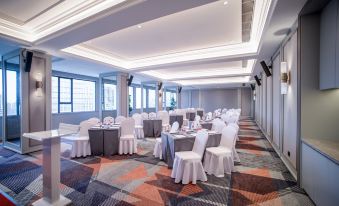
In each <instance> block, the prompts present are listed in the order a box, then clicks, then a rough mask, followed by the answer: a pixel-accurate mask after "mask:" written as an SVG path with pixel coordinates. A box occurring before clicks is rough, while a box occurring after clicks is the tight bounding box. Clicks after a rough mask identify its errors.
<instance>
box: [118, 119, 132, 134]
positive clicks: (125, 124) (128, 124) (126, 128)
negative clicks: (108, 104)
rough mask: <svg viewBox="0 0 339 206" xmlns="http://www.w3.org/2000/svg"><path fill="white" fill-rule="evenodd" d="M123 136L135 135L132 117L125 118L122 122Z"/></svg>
mask: <svg viewBox="0 0 339 206" xmlns="http://www.w3.org/2000/svg"><path fill="white" fill-rule="evenodd" d="M120 127H121V136H123V135H134V128H135V121H134V119H133V118H132V117H129V118H125V120H123V121H121V123H120Z"/></svg>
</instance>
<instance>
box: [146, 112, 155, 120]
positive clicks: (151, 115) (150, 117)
mask: <svg viewBox="0 0 339 206" xmlns="http://www.w3.org/2000/svg"><path fill="white" fill-rule="evenodd" d="M148 118H149V119H155V118H157V114H156V113H155V112H150V113H149V114H148Z"/></svg>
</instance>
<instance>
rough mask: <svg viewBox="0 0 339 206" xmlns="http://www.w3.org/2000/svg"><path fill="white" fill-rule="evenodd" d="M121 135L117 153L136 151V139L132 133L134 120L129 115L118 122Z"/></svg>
mask: <svg viewBox="0 0 339 206" xmlns="http://www.w3.org/2000/svg"><path fill="white" fill-rule="evenodd" d="M120 127H121V136H120V141H119V154H120V155H121V154H133V153H136V152H137V140H136V138H135V135H134V128H135V121H134V119H133V118H131V117H129V118H126V119H125V120H123V121H122V122H121V123H120Z"/></svg>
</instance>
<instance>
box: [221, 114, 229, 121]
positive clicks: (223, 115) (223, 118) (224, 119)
mask: <svg viewBox="0 0 339 206" xmlns="http://www.w3.org/2000/svg"><path fill="white" fill-rule="evenodd" d="M220 118H221V119H222V121H224V122H226V121H227V119H228V115H227V114H226V113H224V114H222V115H221V116H220Z"/></svg>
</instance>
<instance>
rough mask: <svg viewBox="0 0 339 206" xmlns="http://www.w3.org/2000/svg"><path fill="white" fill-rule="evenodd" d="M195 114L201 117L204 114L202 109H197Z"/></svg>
mask: <svg viewBox="0 0 339 206" xmlns="http://www.w3.org/2000/svg"><path fill="white" fill-rule="evenodd" d="M197 115H199V116H200V117H201V118H202V117H203V116H204V111H202V110H197Z"/></svg>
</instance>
